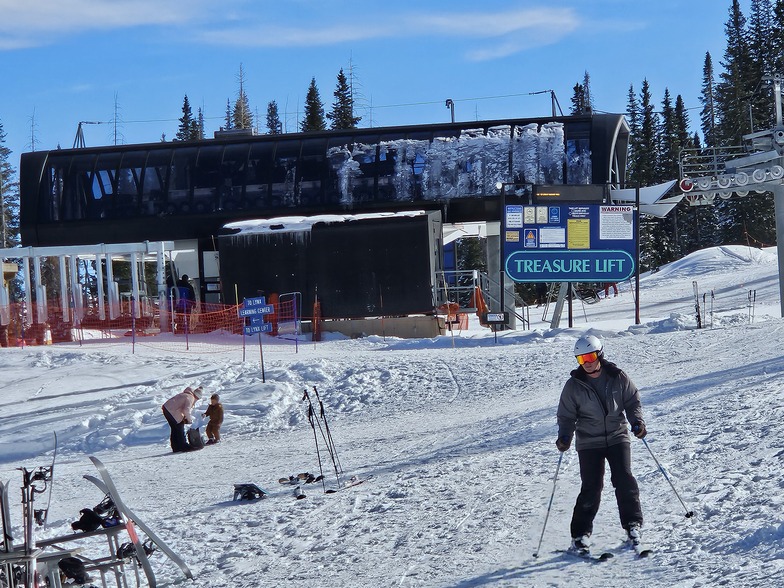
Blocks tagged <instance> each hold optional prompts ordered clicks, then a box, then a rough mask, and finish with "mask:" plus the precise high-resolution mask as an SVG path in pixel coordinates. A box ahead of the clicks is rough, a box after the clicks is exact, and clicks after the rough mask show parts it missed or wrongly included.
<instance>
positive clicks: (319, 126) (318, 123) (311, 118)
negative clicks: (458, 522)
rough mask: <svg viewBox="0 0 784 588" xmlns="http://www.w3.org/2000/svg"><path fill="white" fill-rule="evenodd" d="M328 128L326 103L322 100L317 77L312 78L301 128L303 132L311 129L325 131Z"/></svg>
mask: <svg viewBox="0 0 784 588" xmlns="http://www.w3.org/2000/svg"><path fill="white" fill-rule="evenodd" d="M326 128H327V123H326V121H325V120H324V103H323V102H321V96H320V95H319V91H318V87H317V86H316V78H312V79H311V80H310V86H309V87H308V94H307V96H306V97H305V116H304V118H303V119H302V122H301V123H300V130H301V131H302V132H303V133H307V132H309V131H323V130H325V129H326Z"/></svg>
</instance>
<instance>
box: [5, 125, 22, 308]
mask: <svg viewBox="0 0 784 588" xmlns="http://www.w3.org/2000/svg"><path fill="white" fill-rule="evenodd" d="M5 137H6V134H5V130H4V129H3V123H2V121H0V247H2V248H4V249H5V248H10V247H17V246H19V245H20V244H21V242H22V240H21V237H20V235H19V183H18V182H17V181H16V179H15V178H16V170H15V169H14V167H13V166H12V165H11V150H10V149H9V148H8V147H6V146H5ZM9 290H10V296H11V300H13V301H17V300H20V299H21V298H22V284H21V279H20V278H18V277H17V278H15V279H14V280H13V281H12V282H11V283H10V284H9Z"/></svg>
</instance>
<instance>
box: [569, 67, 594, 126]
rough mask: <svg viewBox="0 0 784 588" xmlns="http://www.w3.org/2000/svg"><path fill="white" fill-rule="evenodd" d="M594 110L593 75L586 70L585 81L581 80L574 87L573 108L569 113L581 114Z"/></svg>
mask: <svg viewBox="0 0 784 588" xmlns="http://www.w3.org/2000/svg"><path fill="white" fill-rule="evenodd" d="M592 112H593V101H592V98H591V76H590V75H588V72H585V75H584V76H583V83H582V84H580V83H579V82H578V83H576V84H575V85H574V88H572V109H571V111H570V112H569V114H572V115H581V114H591V113H592Z"/></svg>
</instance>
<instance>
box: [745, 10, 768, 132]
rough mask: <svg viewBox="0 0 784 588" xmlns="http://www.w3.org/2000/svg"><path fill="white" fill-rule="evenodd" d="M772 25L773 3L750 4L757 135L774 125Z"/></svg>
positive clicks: (751, 79) (749, 37) (751, 75)
mask: <svg viewBox="0 0 784 588" xmlns="http://www.w3.org/2000/svg"><path fill="white" fill-rule="evenodd" d="M772 25H773V8H772V7H771V5H770V0H751V10H750V14H749V21H748V27H747V40H748V45H749V62H750V68H751V70H750V71H749V72H748V78H749V85H750V88H751V91H752V94H751V96H750V101H751V106H752V108H751V112H752V118H753V127H754V128H753V129H752V130H755V131H759V130H764V129H769V128H771V127H772V126H773V125H774V124H775V120H774V117H773V92H772V91H771V90H772V88H771V86H770V84H768V83H766V82H765V78H766V77H768V76H770V75H771V74H773V73H774V70H773V62H774V59H775V58H774V54H773V50H772V46H773V43H772V42H771V37H772V36H773V32H772Z"/></svg>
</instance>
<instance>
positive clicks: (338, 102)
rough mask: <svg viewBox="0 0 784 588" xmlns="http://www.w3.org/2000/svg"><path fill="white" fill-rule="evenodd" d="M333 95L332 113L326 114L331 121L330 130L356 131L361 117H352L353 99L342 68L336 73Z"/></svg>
mask: <svg viewBox="0 0 784 588" xmlns="http://www.w3.org/2000/svg"><path fill="white" fill-rule="evenodd" d="M333 95H334V96H335V102H333V103H332V111H331V112H329V113H328V114H327V118H328V119H330V120H331V121H332V126H331V128H332V129H356V128H357V124H359V121H360V120H362V117H361V116H354V97H353V95H352V92H351V87H350V86H349V85H348V81H347V80H346V76H345V74H344V73H343V68H341V69H340V72H339V73H338V81H337V85H336V86H335V91H334V92H333Z"/></svg>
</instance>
